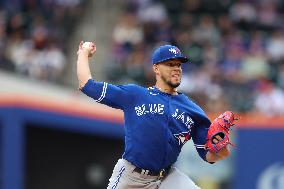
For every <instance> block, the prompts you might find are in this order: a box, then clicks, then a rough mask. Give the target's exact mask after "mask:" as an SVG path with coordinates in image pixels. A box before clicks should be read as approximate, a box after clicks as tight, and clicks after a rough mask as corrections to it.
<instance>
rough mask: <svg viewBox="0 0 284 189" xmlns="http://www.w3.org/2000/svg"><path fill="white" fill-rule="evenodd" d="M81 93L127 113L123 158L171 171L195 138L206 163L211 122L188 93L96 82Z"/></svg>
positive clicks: (134, 162) (139, 165)
mask: <svg viewBox="0 0 284 189" xmlns="http://www.w3.org/2000/svg"><path fill="white" fill-rule="evenodd" d="M81 90H82V92H84V93H85V94H86V95H88V96H90V97H92V98H93V99H94V100H96V101H97V102H100V103H103V104H106V105H108V106H110V107H113V108H119V109H121V110H123V111H124V125H125V150H124V154H123V158H124V159H126V160H127V161H129V162H131V163H132V164H133V165H135V166H137V167H139V168H143V169H147V170H151V171H160V170H161V169H164V168H167V167H169V166H171V165H172V164H173V163H175V162H176V160H177V158H178V155H179V154H180V151H181V148H182V146H183V145H184V144H185V143H186V142H187V141H188V140H190V139H191V138H192V139H193V142H194V143H195V145H197V146H198V147H197V148H196V149H197V152H198V154H199V156H200V157H201V158H202V159H204V160H206V158H205V156H206V153H207V151H206V150H205V149H204V148H202V146H204V144H205V142H206V136H207V130H208V127H209V126H210V124H211V122H210V120H209V119H208V118H207V116H206V115H205V113H204V112H203V110H202V109H201V108H200V107H199V106H198V105H196V104H195V103H193V102H192V101H191V100H190V99H189V98H188V97H187V96H185V95H184V94H182V93H178V95H170V94H167V93H164V92H162V91H160V90H159V89H157V88H156V87H150V88H144V87H141V86H138V85H134V84H128V85H112V84H108V83H105V82H95V81H94V80H92V79H90V80H89V81H88V82H87V83H86V85H85V86H84V87H83V88H82V89H81ZM200 147H201V148H200Z"/></svg>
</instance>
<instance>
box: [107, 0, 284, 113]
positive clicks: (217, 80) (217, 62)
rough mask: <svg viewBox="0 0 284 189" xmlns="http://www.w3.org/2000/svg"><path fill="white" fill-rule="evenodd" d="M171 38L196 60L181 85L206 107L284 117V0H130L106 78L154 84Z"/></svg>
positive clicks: (115, 35)
mask: <svg viewBox="0 0 284 189" xmlns="http://www.w3.org/2000/svg"><path fill="white" fill-rule="evenodd" d="M166 43H172V44H174V45H177V46H178V47H179V48H180V49H181V50H182V52H184V53H185V55H186V56H188V57H189V58H190V61H191V63H190V64H187V65H183V80H182V83H181V86H180V87H179V90H180V91H182V92H184V93H186V94H188V95H189V96H190V97H192V99H193V100H194V101H197V102H198V103H200V105H201V106H202V107H203V108H204V109H205V110H206V111H209V112H219V111H224V110H227V109H230V110H233V111H238V112H257V113H264V114H266V115H284V64H283V60H284V1H280V0H236V1H233V0H214V1H212V0H180V1H171V0H164V1H159V0H127V1H125V9H124V11H123V13H122V15H121V17H119V18H118V21H117V24H116V26H115V28H114V31H113V45H112V58H111V60H109V62H108V64H107V66H108V69H107V70H108V74H107V76H108V79H109V80H111V81H113V82H117V83H124V82H134V83H138V84H142V85H146V86H151V85H153V84H154V75H153V73H152V71H151V63H150V62H151V54H152V50H153V49H154V48H155V47H157V46H159V45H161V44H166Z"/></svg>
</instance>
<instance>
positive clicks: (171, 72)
mask: <svg viewBox="0 0 284 189" xmlns="http://www.w3.org/2000/svg"><path fill="white" fill-rule="evenodd" d="M181 64H182V63H181V62H180V60H178V59H172V60H168V61H164V62H161V63H159V64H157V65H155V66H157V69H156V71H155V72H156V74H157V75H158V77H160V78H161V80H162V81H164V83H165V84H167V85H168V86H170V87H172V88H177V87H178V86H179V85H180V83H181V76H182V69H181Z"/></svg>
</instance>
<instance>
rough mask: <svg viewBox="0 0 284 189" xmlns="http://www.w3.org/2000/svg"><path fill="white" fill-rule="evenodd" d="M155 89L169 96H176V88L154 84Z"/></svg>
mask: <svg viewBox="0 0 284 189" xmlns="http://www.w3.org/2000/svg"><path fill="white" fill-rule="evenodd" d="M155 87H156V88H157V89H159V90H160V91H162V92H164V93H168V94H171V95H177V94H178V93H177V88H173V87H171V86H169V85H165V84H161V83H159V82H157V83H156V85H155Z"/></svg>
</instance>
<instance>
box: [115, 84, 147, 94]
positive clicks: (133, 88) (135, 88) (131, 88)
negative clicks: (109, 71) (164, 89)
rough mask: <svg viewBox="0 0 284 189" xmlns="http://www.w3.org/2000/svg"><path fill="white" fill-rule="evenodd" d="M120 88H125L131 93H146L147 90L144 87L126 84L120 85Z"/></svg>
mask: <svg viewBox="0 0 284 189" xmlns="http://www.w3.org/2000/svg"><path fill="white" fill-rule="evenodd" d="M118 86H119V87H120V88H123V89H125V90H127V91H129V92H141V91H146V90H147V89H146V88H145V87H142V86H140V85H137V84H133V83H130V84H125V85H118Z"/></svg>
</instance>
